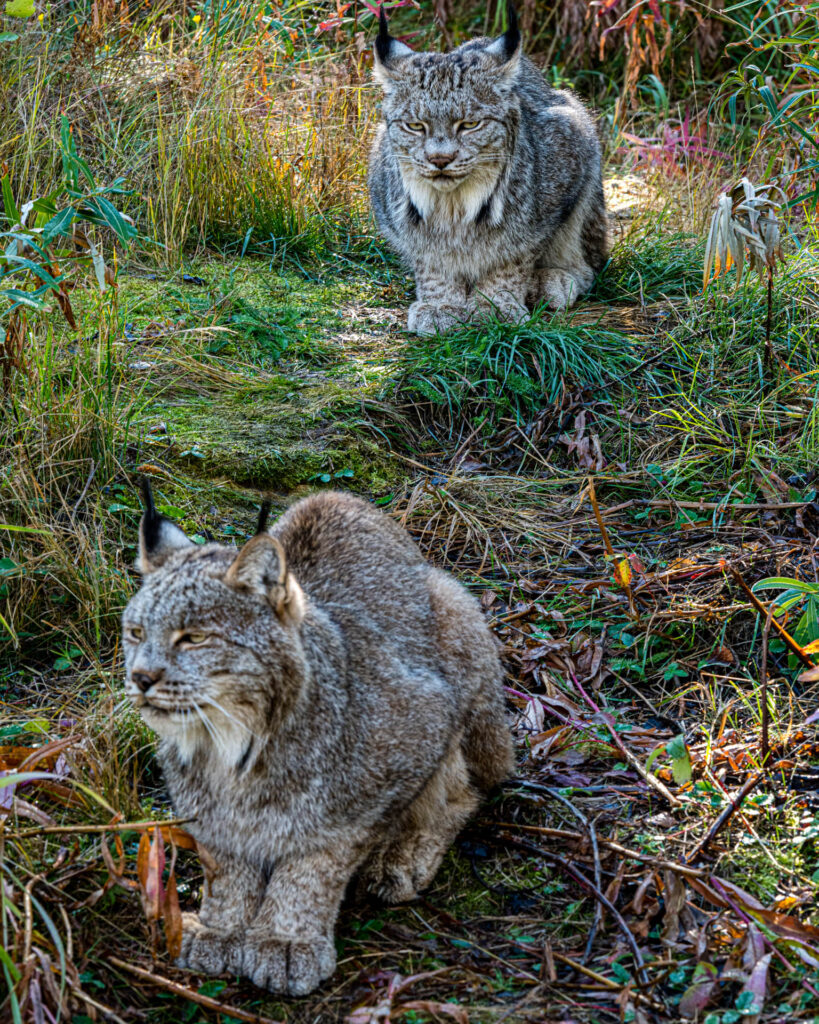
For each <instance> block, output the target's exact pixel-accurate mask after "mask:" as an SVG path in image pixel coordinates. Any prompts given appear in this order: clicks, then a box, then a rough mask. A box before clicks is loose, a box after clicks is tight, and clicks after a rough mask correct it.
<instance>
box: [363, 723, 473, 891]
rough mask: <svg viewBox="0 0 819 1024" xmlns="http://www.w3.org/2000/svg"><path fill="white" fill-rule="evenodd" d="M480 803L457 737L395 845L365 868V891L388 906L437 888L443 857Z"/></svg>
mask: <svg viewBox="0 0 819 1024" xmlns="http://www.w3.org/2000/svg"><path fill="white" fill-rule="evenodd" d="M479 803H480V794H479V793H478V792H477V790H476V789H475V788H474V786H473V785H472V783H471V780H470V773H469V769H468V767H467V764H466V759H465V758H464V754H463V750H462V749H461V743H460V737H458V739H457V740H456V742H455V743H453V745H452V747H451V748H450V750H449V753H448V754H447V756H446V758H445V759H444V760H443V762H442V763H441V765H440V766H439V767H438V770H437V771H436V773H435V775H433V777H432V778H431V779H430V781H429V782H428V783H427V784H426V786H425V787H424V789H423V790H422V791H421V793H420V794H419V796H417V797H416V798H415V800H414V801H413V802H412V804H410V806H409V808H408V809H407V811H406V813H405V814H404V815H403V816H402V818H401V820H400V822H399V824H398V826H397V827H396V829H395V830H394V831H393V832H392V833H391V835H390V839H389V840H388V841H387V842H386V843H384V844H383V845H381V846H379V847H378V848H376V850H375V851H374V852H373V853H372V854H371V856H370V859H369V860H368V861H367V863H366V864H365V865H364V868H363V869H362V872H361V879H362V882H363V884H364V886H365V887H366V889H367V890H368V891H369V892H371V893H373V894H374V895H376V896H378V898H379V899H381V900H383V901H384V902H385V903H405V902H406V901H407V900H412V899H415V898H416V897H417V895H418V892H419V890H422V889H426V888H427V886H428V885H429V884H430V883H431V882H432V879H433V878H434V877H435V873H436V871H437V870H438V868H439V866H440V864H441V861H442V860H443V858H444V854H445V853H446V851H447V850H448V849H449V847H450V846H451V845H452V841H453V840H454V839H455V836H457V834H458V833H459V832H460V831H461V829H462V828H463V826H464V825H465V824H466V822H467V820H468V819H469V818H470V817H471V816H472V814H473V813H474V812H475V810H476V808H477V807H478V804H479Z"/></svg>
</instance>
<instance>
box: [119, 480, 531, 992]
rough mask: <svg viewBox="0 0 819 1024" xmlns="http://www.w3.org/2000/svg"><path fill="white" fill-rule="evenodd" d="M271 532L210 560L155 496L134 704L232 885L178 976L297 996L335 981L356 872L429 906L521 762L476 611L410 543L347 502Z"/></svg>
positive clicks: (135, 652) (139, 601)
mask: <svg viewBox="0 0 819 1024" xmlns="http://www.w3.org/2000/svg"><path fill="white" fill-rule="evenodd" d="M265 518H266V510H264V511H263V513H262V516H260V522H259V530H258V532H257V534H256V536H255V537H253V538H252V539H251V540H250V541H248V542H247V544H245V545H244V547H242V548H241V550H238V551H237V550H236V549H235V548H232V547H224V546H222V545H219V544H214V543H209V544H204V545H198V544H194V543H193V542H192V541H190V540H189V539H188V538H187V537H186V536H185V534H184V533H183V532H182V531H181V530H180V529H179V528H178V527H176V526H175V525H174V524H173V523H171V522H169V521H168V520H166V519H164V518H162V517H161V516H159V515H158V514H157V512H156V510H155V507H154V504H153V500H152V498H151V496H150V490H149V489H148V488H147V487H146V492H145V513H144V515H143V518H142V522H141V524H140V548H139V562H138V566H139V568H140V569H141V571H142V573H143V576H144V579H143V583H142V586H141V588H140V590H139V591H138V592H137V593H136V594H135V596H134V597H133V598H132V599H131V601H130V602H129V604H128V606H127V607H126V609H125V612H124V615H123V631H124V648H125V669H126V683H125V685H126V690H127V693H128V694H129V696H130V697H131V699H132V700H133V702H134V703H135V705H136V706H137V707H138V708H139V709H140V711H141V713H142V715H143V717H144V719H145V721H146V722H147V724H148V725H149V726H150V727H151V728H152V729H154V730H155V731H156V732H157V733H158V735H159V740H160V742H159V759H160V762H161V764H162V768H163V771H164V774H165V778H166V781H167V784H168V788H169V790H170V794H171V799H172V801H173V806H174V810H175V812H176V813H177V814H178V815H180V816H181V817H183V818H189V819H190V824H189V825H188V826H187V827H188V828H189V829H190V831H191V832H192V833H193V834H194V836H195V837H196V839H197V840H199V841H200V842H201V843H202V844H203V845H204V846H205V847H206V849H207V851H208V852H209V853H210V854H211V857H212V858H213V861H214V862H215V863H216V865H217V869H216V871H215V872H214V873H212V875H211V876H210V877H208V880H207V884H206V886H205V892H204V894H203V899H202V906H201V910H200V912H199V914H198V915H195V914H188V915H186V916H185V920H184V924H183V932H184V934H183V942H182V954H181V957H180V960H179V963H180V965H181V966H184V967H188V968H190V969H191V970H198V971H203V972H205V973H208V974H220V973H222V972H224V971H229V972H232V973H234V974H239V975H243V976H245V977H248V978H250V979H251V980H252V981H253V982H255V983H256V984H257V985H259V986H260V987H262V988H267V989H270V990H271V991H274V992H287V993H291V994H296V995H297V994H304V993H307V992H310V991H312V990H313V989H314V988H315V987H316V986H317V985H318V984H319V983H320V982H321V981H323V980H324V979H326V978H328V977H329V976H330V975H331V974H332V972H333V970H334V968H335V961H336V954H335V945H334V941H333V929H334V925H335V920H336V916H337V913H338V908H339V904H340V903H341V900H342V897H343V895H344V891H345V889H346V887H347V884H348V882H349V881H350V879H351V878H352V876H353V875H354V873H356V872H357V873H358V876H359V878H360V880H361V882H362V883H363V884H364V885H365V886H366V888H367V889H368V890H370V891H371V892H373V893H374V894H376V895H377V896H379V897H380V898H382V899H384V900H386V901H388V902H396V901H403V900H408V899H412V898H413V897H414V896H415V895H416V893H417V891H418V890H419V889H423V888H424V887H425V886H427V885H428V884H429V883H430V882H431V880H432V877H433V875H434V874H435V872H436V870H437V868H438V866H439V864H440V862H441V858H442V857H443V855H444V853H445V852H446V850H447V848H448V847H449V845H450V843H451V842H452V840H453V838H454V836H455V835H456V833H457V832H458V831H459V829H460V828H461V827H462V826H463V824H464V823H465V822H466V820H467V819H468V818H469V816H470V815H471V814H472V812H473V811H474V810H475V809H476V807H477V806H478V804H479V802H480V800H481V796H482V795H483V794H484V793H485V792H487V791H488V790H489V789H491V788H492V787H493V786H494V785H496V784H497V783H499V782H500V781H501V780H502V779H503V778H504V777H505V776H506V775H507V774H508V772H509V771H510V768H511V765H512V746H511V737H510V733H509V730H508V727H507V725H506V722H505V719H504V709H503V691H502V686H501V678H502V677H501V669H500V664H499V660H498V655H497V653H496V650H495V646H494V642H493V639H492V636H491V634H490V633H489V630H488V629H487V626H486V624H485V622H484V620H483V617H482V615H481V612H480V610H479V608H478V607H477V605H476V604H475V602H474V601H473V600H472V598H471V597H470V596H469V594H468V593H467V592H466V591H465V590H464V589H463V588H462V587H461V586H460V585H459V584H458V583H456V582H455V580H454V579H452V577H450V576H448V575H446V574H445V573H443V572H441V571H439V570H437V569H434V568H432V567H431V566H430V565H428V564H427V562H425V561H424V558H423V556H422V555H421V553H420V551H419V550H418V548H417V547H416V546H415V544H414V543H413V542H412V541H411V540H410V538H409V536H408V535H407V533H406V532H405V531H404V530H403V529H402V528H401V527H399V526H398V525H397V524H396V523H394V522H393V521H392V520H390V519H388V518H387V517H386V516H385V515H384V514H383V513H381V512H379V511H378V510H376V509H374V508H372V507H371V506H370V505H368V504H366V503H365V502H364V501H361V500H359V499H357V498H353V497H350V496H349V495H345V494H338V493H323V494H319V495H315V496H313V497H310V498H305V499H304V500H302V501H299V502H298V503H297V504H295V505H294V506H293V507H292V508H290V510H289V511H288V512H286V513H285V514H284V515H283V516H282V517H281V518H280V519H279V520H278V522H276V524H275V525H274V526H273V527H272V529H271V530H270V532H265V530H264V526H265V522H264V520H265Z"/></svg>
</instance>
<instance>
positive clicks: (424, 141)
mask: <svg viewBox="0 0 819 1024" xmlns="http://www.w3.org/2000/svg"><path fill="white" fill-rule="evenodd" d="M519 67H520V49H519V47H518V48H516V49H514V50H513V51H511V52H509V51H508V50H507V48H506V40H505V39H504V38H503V37H501V39H500V40H496V41H495V42H490V41H489V40H486V41H485V42H484V43H476V44H474V46H473V48H466V49H461V50H460V51H457V52H455V53H450V54H416V53H413V52H412V51H411V50H410V49H409V48H408V47H406V46H403V45H402V44H401V43H399V42H397V41H396V40H394V39H390V40H389V42H388V43H385V44H384V46H383V47H382V48H381V52H379V51H378V47H377V48H376V65H375V73H376V77H377V78H378V80H379V81H380V82H381V84H382V86H383V87H384V101H383V113H384V120H385V122H386V126H387V133H388V135H389V139H390V143H391V145H392V150H393V153H394V154H395V157H396V160H397V162H398V166H399V168H400V172H401V176H402V179H403V182H404V186H405V188H406V189H407V192H408V193H409V195H410V197H411V198H412V200H413V202H414V204H415V206H416V207H417V208H418V210H419V212H420V213H421V214H422V216H426V214H427V213H428V212H429V211H430V210H431V208H432V207H433V206H434V205H435V194H436V193H438V194H440V193H447V194H450V193H455V192H459V193H460V196H459V199H460V200H461V206H462V207H463V208H464V212H467V214H468V215H469V214H470V213H471V214H472V216H474V215H475V214H477V212H478V210H479V209H480V207H481V205H482V204H483V202H484V201H485V200H486V199H487V198H488V196H489V195H490V194H491V192H492V189H493V188H494V186H495V184H496V182H497V180H498V177H499V176H500V174H501V172H502V170H503V167H504V165H505V163H506V160H507V158H508V156H509V152H510V150H511V148H512V145H513V142H514V135H515V128H516V125H517V117H518V108H517V106H516V103H515V101H514V100H513V98H512V93H511V87H512V85H513V83H514V81H515V78H516V76H517V73H518V70H519ZM473 207H474V210H473Z"/></svg>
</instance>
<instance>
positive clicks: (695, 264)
mask: <svg viewBox="0 0 819 1024" xmlns="http://www.w3.org/2000/svg"><path fill="white" fill-rule="evenodd" d="M703 252H704V247H703V243H702V240H698V239H697V238H696V236H693V235H690V234H686V233H684V232H673V231H672V232H668V231H667V230H666V229H665V227H664V225H663V222H662V219H660V220H659V221H658V222H656V223H652V224H651V225H650V226H649V227H647V228H645V229H643V231H641V232H640V233H637V234H634V235H630V236H629V237H628V238H627V239H625V240H623V241H621V242H618V243H617V244H615V246H614V247H613V249H612V251H611V255H610V257H609V261H608V263H607V264H606V266H605V268H604V269H603V271H602V273H601V275H600V277H599V278H598V280H597V283H596V284H595V286H594V290H593V292H592V296H593V297H594V298H595V299H598V300H599V301H600V302H616V303H619V302H627V303H634V302H639V303H640V304H641V305H643V304H645V303H648V302H656V301H659V300H660V299H664V298H667V297H668V298H685V297H693V296H694V295H696V294H697V292H699V291H700V290H701V288H702V257H703Z"/></svg>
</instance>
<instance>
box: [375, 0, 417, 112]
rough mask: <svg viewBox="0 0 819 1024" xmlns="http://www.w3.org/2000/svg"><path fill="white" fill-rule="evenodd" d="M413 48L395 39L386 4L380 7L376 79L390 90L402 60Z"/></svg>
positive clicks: (376, 40)
mask: <svg viewBox="0 0 819 1024" xmlns="http://www.w3.org/2000/svg"><path fill="white" fill-rule="evenodd" d="M411 54H412V50H411V49H410V48H409V47H408V46H404V44H403V43H399V42H398V40H397V39H393V37H392V36H391V35H390V30H389V28H388V27H387V15H386V14H385V13H384V5H383V4H382V5H381V6H380V7H379V9H378V35H377V36H376V37H375V45H374V47H373V55H374V60H373V75H374V76H375V80H376V81H377V82H378V83H379V84H380V85H381V86H383V88H384V89H385V91H387V92H389V90H390V89H391V88H392V83H393V82H394V81H395V78H396V77H397V75H396V72H397V71H398V68H399V67H400V64H401V61H402V60H403V59H404V58H405V57H409V56H410V55H411Z"/></svg>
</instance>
